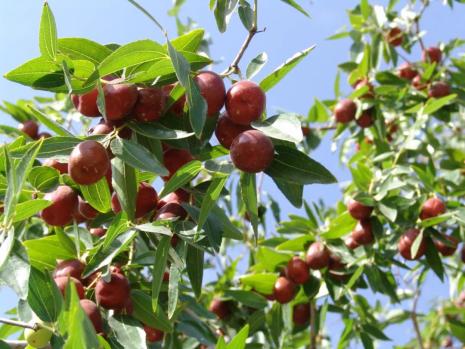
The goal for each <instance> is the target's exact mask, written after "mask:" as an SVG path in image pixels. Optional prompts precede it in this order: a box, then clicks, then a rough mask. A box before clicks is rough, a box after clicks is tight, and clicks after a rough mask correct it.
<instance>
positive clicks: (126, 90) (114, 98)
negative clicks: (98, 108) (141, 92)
mask: <svg viewBox="0 0 465 349" xmlns="http://www.w3.org/2000/svg"><path fill="white" fill-rule="evenodd" d="M103 93H104V95H105V111H106V114H107V115H106V118H107V119H108V120H121V119H122V118H124V117H125V116H128V115H129V114H130V113H131V111H132V109H133V108H134V105H135V104H136V102H137V97H138V93H137V87H136V86H135V85H132V84H124V83H121V84H118V83H116V84H115V83H111V84H105V85H104V86H103Z"/></svg>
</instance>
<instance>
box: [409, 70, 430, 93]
mask: <svg viewBox="0 0 465 349" xmlns="http://www.w3.org/2000/svg"><path fill="white" fill-rule="evenodd" d="M412 86H413V87H414V88H415V89H417V90H419V91H421V90H424V89H425V88H426V86H427V85H426V82H424V81H423V79H422V78H421V75H420V74H418V75H417V76H415V77H414V78H413V79H412Z"/></svg>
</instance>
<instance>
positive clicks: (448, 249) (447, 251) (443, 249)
mask: <svg viewBox="0 0 465 349" xmlns="http://www.w3.org/2000/svg"><path fill="white" fill-rule="evenodd" d="M442 237H443V238H444V239H445V240H447V241H448V242H449V243H450V246H449V245H446V244H445V243H444V242H442V241H440V240H438V239H434V240H433V243H434V246H435V247H436V250H438V252H439V253H440V254H442V255H443V256H444V257H450V256H452V255H453V254H454V253H455V251H457V245H458V244H459V239H457V238H456V237H455V236H451V235H445V234H443V235H442Z"/></svg>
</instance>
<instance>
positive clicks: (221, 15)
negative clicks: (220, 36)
mask: <svg viewBox="0 0 465 349" xmlns="http://www.w3.org/2000/svg"><path fill="white" fill-rule="evenodd" d="M237 3H238V0H216V7H215V10H214V14H215V19H216V25H217V26H218V30H219V31H220V32H221V33H224V32H225V31H226V28H227V26H228V23H229V19H230V18H231V14H232V12H233V11H234V9H235V8H236V5H237Z"/></svg>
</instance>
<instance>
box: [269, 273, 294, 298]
mask: <svg viewBox="0 0 465 349" xmlns="http://www.w3.org/2000/svg"><path fill="white" fill-rule="evenodd" d="M296 288H297V287H296V284H295V283H294V282H292V281H291V280H289V279H288V278H286V277H284V276H280V277H279V278H278V279H277V280H276V282H275V284H274V288H273V295H274V298H275V299H276V300H277V301H278V302H279V303H281V304H285V303H289V302H290V301H291V300H293V299H294V297H295V293H296Z"/></svg>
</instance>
